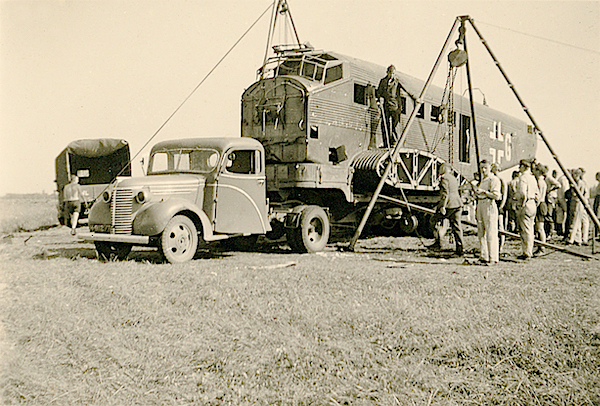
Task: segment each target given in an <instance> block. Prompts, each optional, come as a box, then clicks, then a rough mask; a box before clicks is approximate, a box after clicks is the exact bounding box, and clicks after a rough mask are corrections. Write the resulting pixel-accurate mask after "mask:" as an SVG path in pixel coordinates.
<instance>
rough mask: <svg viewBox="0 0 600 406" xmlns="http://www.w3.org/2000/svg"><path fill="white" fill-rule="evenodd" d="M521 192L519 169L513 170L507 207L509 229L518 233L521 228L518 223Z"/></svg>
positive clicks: (509, 183)
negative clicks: (518, 196)
mask: <svg viewBox="0 0 600 406" xmlns="http://www.w3.org/2000/svg"><path fill="white" fill-rule="evenodd" d="M518 192H519V171H513V173H512V179H511V180H510V182H508V197H507V200H508V202H507V203H506V205H507V206H508V207H507V209H506V212H507V216H508V220H507V222H506V224H507V227H506V228H507V230H508V231H510V232H512V233H516V232H517V231H518V230H519V227H518V225H517V224H518V223H517V206H518V203H517V195H518Z"/></svg>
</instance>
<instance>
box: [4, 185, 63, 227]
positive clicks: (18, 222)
mask: <svg viewBox="0 0 600 406" xmlns="http://www.w3.org/2000/svg"><path fill="white" fill-rule="evenodd" d="M57 204H58V200H57V197H56V196H55V195H46V194H29V195H8V196H3V197H0V234H1V235H6V234H10V233H15V232H19V231H33V230H39V229H40V228H48V227H53V226H56V225H58V213H57V209H56V206H57Z"/></svg>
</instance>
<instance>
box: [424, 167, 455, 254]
mask: <svg viewBox="0 0 600 406" xmlns="http://www.w3.org/2000/svg"><path fill="white" fill-rule="evenodd" d="M440 174H441V175H440V200H439V202H438V204H437V206H436V212H435V214H434V215H433V216H432V217H431V228H432V229H433V236H434V238H435V242H434V243H433V244H432V245H430V246H429V248H431V249H436V250H439V249H441V247H442V238H441V235H440V230H439V228H438V224H439V222H440V221H442V220H444V219H445V218H447V219H448V220H449V221H450V228H451V230H452V234H453V235H454V242H455V244H456V249H455V254H456V255H457V256H459V257H462V256H463V232H462V224H461V221H460V215H461V207H462V200H461V197H460V193H459V191H458V179H456V177H455V176H454V175H453V174H452V171H451V168H450V165H448V164H447V163H443V164H442V165H441V166H440Z"/></svg>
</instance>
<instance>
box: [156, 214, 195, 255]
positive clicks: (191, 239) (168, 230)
mask: <svg viewBox="0 0 600 406" xmlns="http://www.w3.org/2000/svg"><path fill="white" fill-rule="evenodd" d="M159 249H160V252H161V253H162V255H163V256H164V257H165V259H166V260H167V261H169V262H170V263H172V264H175V263H180V262H186V261H189V260H190V259H192V258H193V257H194V255H196V251H197V249H198V230H197V229H196V225H195V224H194V222H193V221H192V220H190V218H189V217H187V216H184V215H177V216H175V217H173V218H172V219H171V220H169V222H168V223H167V226H166V227H165V229H164V231H163V232H162V234H161V236H160V240H159Z"/></svg>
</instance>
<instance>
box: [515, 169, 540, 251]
mask: <svg viewBox="0 0 600 406" xmlns="http://www.w3.org/2000/svg"><path fill="white" fill-rule="evenodd" d="M530 167H531V163H530V161H528V160H526V159H521V161H520V162H519V172H521V175H520V176H519V190H518V195H517V201H518V206H517V222H518V223H519V234H520V235H521V248H522V251H523V252H522V254H521V255H519V256H518V257H517V258H518V259H524V260H528V259H530V258H531V257H532V256H533V240H534V231H533V227H534V222H535V215H536V212H537V202H538V201H539V200H540V197H539V194H540V191H539V189H538V184H537V180H536V179H535V177H534V176H533V174H532V173H531V171H530Z"/></svg>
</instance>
